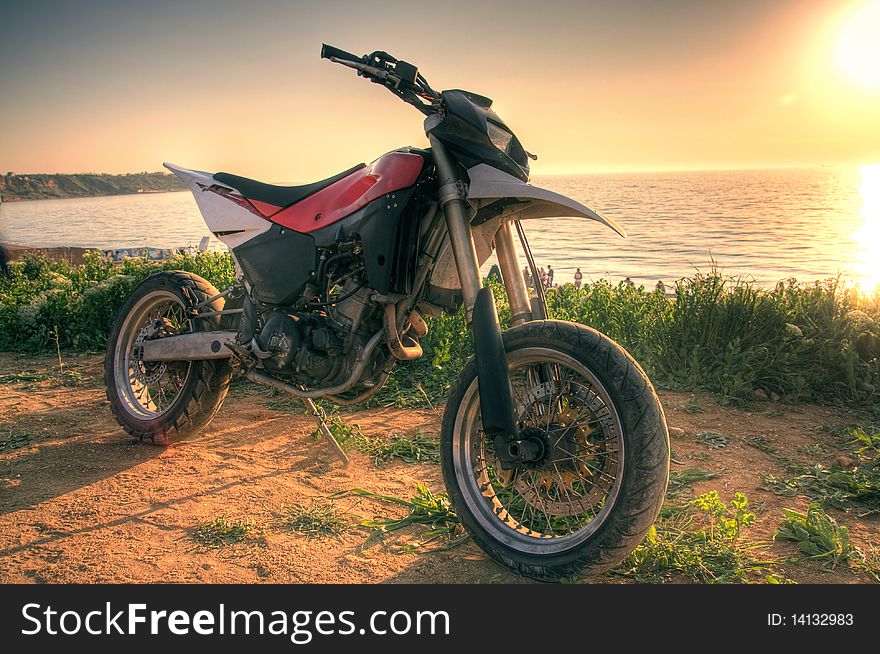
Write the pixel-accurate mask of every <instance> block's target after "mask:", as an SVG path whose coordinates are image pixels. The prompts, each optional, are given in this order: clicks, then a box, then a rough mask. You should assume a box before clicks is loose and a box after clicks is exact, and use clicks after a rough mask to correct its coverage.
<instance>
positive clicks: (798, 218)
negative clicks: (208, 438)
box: [0, 166, 880, 288]
mask: <svg viewBox="0 0 880 654" xmlns="http://www.w3.org/2000/svg"><path fill="white" fill-rule="evenodd" d="M534 181H535V183H537V184H540V185H542V186H546V187H547V188H551V189H553V190H555V191H558V192H560V193H564V194H565V195H569V196H571V197H573V198H575V199H577V200H579V201H581V202H583V203H585V204H587V205H588V206H590V207H592V208H594V209H597V210H599V211H601V212H604V213H605V214H607V215H609V216H612V217H614V218H615V219H617V220H618V221H619V222H620V223H622V224H623V225H624V227H625V228H626V230H627V231H628V233H629V238H628V239H626V240H624V239H621V238H619V237H618V236H616V235H615V234H614V233H613V232H611V230H609V229H607V228H605V227H602V226H601V225H599V224H598V223H594V222H591V221H586V220H580V219H572V218H560V219H555V220H542V221H531V222H527V223H526V224H525V226H526V232H527V234H528V235H529V238H530V240H531V243H532V249H533V250H534V252H535V257H536V259H537V261H538V265H547V264H548V263H550V264H552V265H553V267H554V268H555V269H556V270H557V273H556V281H557V282H565V281H570V280H571V277H572V275H573V273H574V270H575V267H576V266H580V268H581V270H582V271H583V273H584V275H585V277H586V278H587V279H597V278H599V277H605V278H608V279H611V280H613V281H619V280H621V279H623V278H625V277H630V278H632V279H633V280H634V281H636V282H638V283H644V284H646V285H651V286H653V285H654V284H655V283H656V282H657V280H658V279H662V280H664V281H666V282H667V283H669V282H672V281H674V280H675V279H677V278H679V277H682V276H685V275H689V274H692V273H693V271H694V270H695V269H701V270H705V269H707V268H708V267H709V266H710V265H711V261H712V260H714V261H715V262H716V263H717V264H718V265H719V266H721V267H722V269H723V270H724V271H725V272H727V273H730V274H734V275H745V276H749V277H751V278H754V279H755V280H757V281H759V282H761V283H763V284H766V285H772V284H775V282H776V281H778V280H780V279H787V278H789V277H795V278H797V279H799V280H805V281H812V280H816V279H822V278H826V277H833V276H836V275H838V274H840V275H842V276H844V278H846V279H847V280H848V281H850V282H853V283H859V284H861V285H862V286H863V287H867V288H873V287H874V286H875V285H876V284H877V283H878V282H880V166H866V167H863V168H861V169H858V168H838V167H823V168H812V169H788V170H764V171H723V172H715V171H713V172H676V173H638V174H615V175H577V176H554V177H544V178H536V179H535V180H534ZM206 233H207V230H206V228H205V226H204V223H203V222H202V219H201V216H200V215H199V213H198V210H197V208H196V204H195V201H194V200H193V198H192V196H191V195H190V193H189V192H183V193H160V194H143V195H127V196H115V197H104V198H80V199H70V200H40V201H33V202H13V203H4V204H2V205H0V240H6V241H8V242H11V243H20V244H23V245H35V246H37V245H40V246H53V245H76V246H87V247H100V248H110V247H127V246H139V245H151V246H154V247H174V246H181V245H187V244H192V245H195V244H196V243H198V241H199V239H200V238H201V237H202V236H204V235H205V234H206ZM212 247H213V248H220V247H222V244H220V243H219V242H218V241H213V242H212Z"/></svg>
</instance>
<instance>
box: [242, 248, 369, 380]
mask: <svg viewBox="0 0 880 654" xmlns="http://www.w3.org/2000/svg"><path fill="white" fill-rule="evenodd" d="M372 293H373V290H372V289H370V288H369V287H368V286H367V279H366V273H365V267H364V263H363V257H362V256H361V251H360V247H359V246H358V244H357V243H350V244H346V245H345V246H344V247H337V248H334V249H333V250H327V251H322V252H321V254H320V260H319V265H318V272H317V274H316V276H315V281H314V282H312V283H309V284H308V286H307V287H306V289H305V291H304V293H303V295H302V297H301V298H300V299H299V300H298V301H297V303H296V304H295V305H294V306H292V307H290V308H289V309H284V310H282V309H278V308H274V309H272V310H269V311H264V312H263V313H262V314H261V315H260V316H259V318H258V323H259V328H258V331H257V333H256V337H255V342H254V347H253V350H254V354H255V355H256V356H257V358H258V359H260V360H261V362H262V364H263V367H264V368H265V369H266V370H267V372H269V373H271V374H273V375H275V376H278V377H281V378H288V379H290V380H291V381H292V382H293V383H296V384H301V385H303V386H307V387H321V386H332V385H333V384H334V383H338V382H340V381H342V380H343V379H346V378H347V377H348V375H349V374H350V371H351V369H352V366H353V362H354V361H353V360H354V358H355V357H356V356H357V353H358V352H359V351H360V348H361V347H362V346H363V345H364V343H366V341H367V340H368V339H369V338H370V337H371V336H372V335H373V334H375V333H376V331H378V330H379V329H380V328H381V325H382V323H381V314H380V312H379V305H377V304H376V303H375V302H374V301H373V300H371V299H370V295H371V294H372Z"/></svg>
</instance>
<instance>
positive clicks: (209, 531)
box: [192, 517, 255, 547]
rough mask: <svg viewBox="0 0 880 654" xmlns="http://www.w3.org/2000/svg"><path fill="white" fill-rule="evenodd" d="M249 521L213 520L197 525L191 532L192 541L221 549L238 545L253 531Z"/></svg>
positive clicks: (251, 523)
mask: <svg viewBox="0 0 880 654" xmlns="http://www.w3.org/2000/svg"><path fill="white" fill-rule="evenodd" d="M254 527H255V525H254V523H253V522H252V521H251V520H248V519H244V520H229V519H227V518H223V517H221V518H215V519H214V520H210V521H208V522H203V523H201V524H199V525H198V526H197V527H196V528H195V529H194V530H193V532H192V538H193V540H194V541H196V542H197V543H199V544H201V545H206V546H208V547H221V546H223V545H232V544H234V543H239V542H241V541H243V540H244V539H245V538H247V536H248V534H250V533H251V532H252V531H253V530H254Z"/></svg>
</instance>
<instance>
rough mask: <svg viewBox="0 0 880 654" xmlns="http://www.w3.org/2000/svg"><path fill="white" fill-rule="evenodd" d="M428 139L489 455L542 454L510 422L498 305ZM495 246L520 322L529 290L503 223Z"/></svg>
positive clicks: (453, 175)
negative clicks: (469, 338) (470, 336)
mask: <svg viewBox="0 0 880 654" xmlns="http://www.w3.org/2000/svg"><path fill="white" fill-rule="evenodd" d="M428 139H429V141H430V143H431V151H432V152H433V155H434V161H435V163H436V165H437V176H438V184H439V201H440V204H441V206H442V207H443V213H444V215H445V217H446V229H447V231H448V233H449V242H450V246H451V248H452V254H453V256H454V257H455V267H456V269H457V270H458V278H459V280H460V283H461V293H462V298H463V299H464V307H465V311H466V315H467V321H468V324H469V325H470V327H471V331H472V332H473V335H474V346H475V347H474V349H475V350H476V358H477V380H478V384H479V390H480V411H481V414H482V421H483V431H484V432H485V433H486V435H487V436H489V438H491V439H492V441H493V444H494V446H495V456H496V457H498V459H499V460H500V461H501V466H502V468H505V469H510V468H513V467H515V466H516V464H518V463H525V462H528V461H534V460H536V459H540V458H542V457H543V456H544V454H545V452H544V451H543V447H544V446H543V443H542V441H539V440H535V439H531V438H526V439H523V438H521V437H520V434H519V431H518V429H517V427H516V416H515V409H514V403H513V391H512V389H511V385H510V374H509V371H508V367H507V354H506V352H505V350H504V341H503V339H502V337H501V325H500V323H499V322H498V311H497V309H496V307H495V298H494V297H493V296H492V289H491V288H489V287H484V286H483V284H482V279H481V276H480V262H479V259H478V258H477V251H476V247H475V246H474V238H473V234H472V232H471V224H470V218H469V216H468V209H469V207H468V205H467V204H466V202H465V194H464V187H463V184H462V182H461V180H460V179H459V176H458V174H457V168H456V166H455V164H454V162H453V161H452V160H451V159H450V157H449V155H448V153H447V152H446V150H445V148H444V147H443V144H442V143H440V141H438V140H437V138H436V137H434V135H433V134H430V133H429V134H428ZM495 247H496V251H497V253H498V263H499V266H500V268H501V276H502V279H503V280H504V285H505V288H506V290H507V295H508V298H509V301H510V309H511V315H512V323H513V324H519V323H522V322H525V321H527V320H529V319H531V317H532V312H531V309H530V306H529V293H528V289H527V288H526V284H525V280H524V279H523V276H522V273H521V272H520V270H519V264H518V262H517V259H516V249H515V246H514V242H513V233H512V231H511V228H510V224H509V223H503V224H502V227H501V228H500V229H499V230H498V234H497V235H496V237H495Z"/></svg>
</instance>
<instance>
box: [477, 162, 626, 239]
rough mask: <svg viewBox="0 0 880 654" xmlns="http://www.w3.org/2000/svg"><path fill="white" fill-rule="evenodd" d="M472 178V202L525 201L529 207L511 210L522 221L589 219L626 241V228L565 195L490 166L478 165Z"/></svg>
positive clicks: (521, 206) (518, 207)
mask: <svg viewBox="0 0 880 654" xmlns="http://www.w3.org/2000/svg"><path fill="white" fill-rule="evenodd" d="M468 176H469V177H470V180H471V181H470V184H469V185H468V198H469V199H471V200H480V199H486V200H489V199H493V200H495V199H499V198H517V199H520V200H522V201H523V204H524V205H525V206H523V205H519V206H516V207H512V208H511V213H515V214H517V215H516V218H517V219H518V220H529V219H532V218H551V217H561V216H574V217H581V218H589V219H590V220H595V221H597V222H600V223H602V224H603V225H607V226H608V227H610V228H611V229H613V230H614V231H615V232H617V233H618V234H620V235H621V236H623V237H624V238H626V232H625V231H624V229H623V227H621V226H620V225H619V224H618V223H617V222H616V221H615V220H613V219H611V218H608V217H606V216H603V215H602V214H600V213H599V212H597V211H594V210H592V209H590V208H589V207H587V206H584V205H582V204H581V203H580V202H576V201H575V200H572V199H571V198H567V197H565V196H564V195H560V194H559V193H554V192H553V191H548V190H547V189H544V188H540V187H538V186H532V185H531V184H527V183H525V182H523V181H521V180H519V179H517V178H516V177H514V176H513V175H508V174H507V173H505V172H502V171H500V170H498V169H497V168H493V167H492V166H489V165H488V164H477V165H476V166H474V167H473V168H468ZM511 217H513V216H511Z"/></svg>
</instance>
